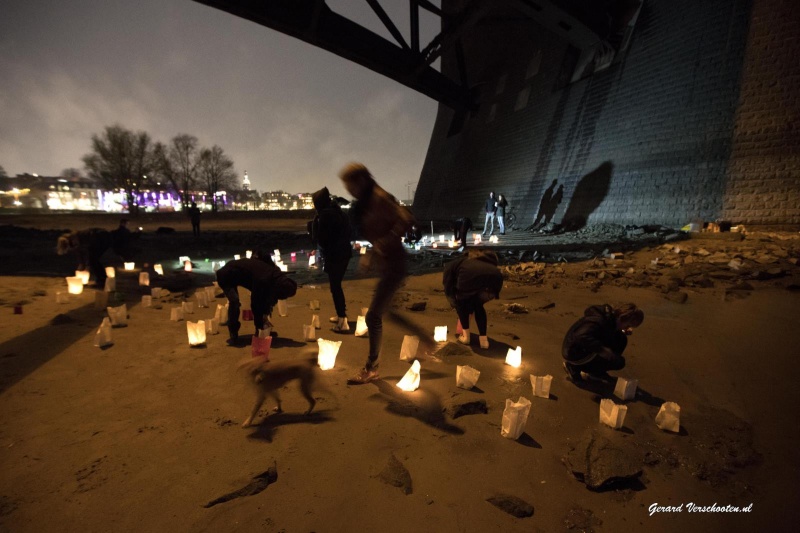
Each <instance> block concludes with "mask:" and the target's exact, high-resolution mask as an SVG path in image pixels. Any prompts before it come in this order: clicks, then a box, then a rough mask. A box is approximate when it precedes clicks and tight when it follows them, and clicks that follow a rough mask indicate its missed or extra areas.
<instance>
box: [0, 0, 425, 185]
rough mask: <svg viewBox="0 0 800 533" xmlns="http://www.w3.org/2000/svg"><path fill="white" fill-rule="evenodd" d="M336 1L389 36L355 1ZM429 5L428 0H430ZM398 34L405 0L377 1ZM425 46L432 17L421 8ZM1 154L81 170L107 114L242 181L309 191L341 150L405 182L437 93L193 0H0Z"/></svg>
mask: <svg viewBox="0 0 800 533" xmlns="http://www.w3.org/2000/svg"><path fill="white" fill-rule="evenodd" d="M327 3H328V5H329V6H330V7H331V8H332V9H333V10H334V11H336V12H339V13H340V14H342V15H345V16H347V17H348V18H351V19H353V20H354V21H356V22H358V23H359V24H362V25H364V26H366V27H368V28H370V29H372V30H373V31H375V32H376V33H380V34H381V35H383V36H388V32H386V31H385V30H383V26H382V24H381V23H380V21H379V20H378V18H377V16H376V15H375V14H374V13H373V12H372V10H371V9H370V8H369V6H368V5H367V4H366V2H365V1H362V0H328V2H327ZM437 3H438V2H437ZM382 5H383V6H384V9H386V10H387V12H389V13H390V15H392V17H393V19H394V20H395V22H396V24H397V25H398V27H399V28H400V30H401V32H402V33H403V34H404V36H405V38H406V40H408V35H409V33H408V12H407V11H408V2H405V1H403V2H399V1H397V0H391V1H384V2H382ZM422 15H423V16H422V21H421V23H422V24H423V27H422V28H421V41H422V46H424V45H425V44H427V42H429V41H430V39H431V38H432V37H433V35H435V32H436V31H437V29H438V18H436V17H434V16H432V15H429V14H428V13H427V12H422ZM0 83H2V89H1V90H0V117H2V120H0V165H2V166H3V168H5V170H6V173H7V174H8V175H10V176H13V175H15V174H18V173H23V172H31V173H38V174H41V175H57V174H59V173H60V172H61V171H62V170H63V169H65V168H69V167H75V168H79V169H81V170H83V164H82V162H81V157H82V156H83V155H84V154H86V153H87V152H88V151H89V148H90V138H91V136H92V134H96V133H100V132H102V130H103V128H104V127H105V126H108V125H112V124H117V123H118V124H121V125H122V126H124V127H126V128H129V129H132V130H144V131H147V132H148V133H149V134H150V135H151V136H152V137H153V139H154V140H159V141H162V142H168V141H169V140H170V139H171V138H172V137H173V136H174V135H176V134H178V133H189V134H192V135H195V136H196V137H198V139H199V140H200V143H201V144H202V145H206V146H211V145H213V144H218V145H220V146H221V147H222V148H223V149H224V150H225V151H226V152H227V153H228V155H230V156H231V157H232V159H233V160H234V162H235V165H236V166H235V168H236V171H237V173H238V174H239V175H240V176H241V175H242V174H243V172H244V171H245V170H246V171H247V173H248V175H249V177H250V181H251V182H252V187H253V188H255V189H258V190H260V191H266V190H277V189H283V190H285V191H288V192H292V193H297V192H309V191H313V190H316V189H318V188H320V187H321V186H323V185H327V186H328V187H329V188H330V189H331V192H333V193H335V194H341V195H346V193H345V192H344V189H343V188H342V187H341V185H340V184H339V180H338V179H337V178H336V173H337V171H338V170H339V168H340V167H341V166H342V165H343V164H344V163H346V162H348V161H351V160H356V161H361V162H363V163H364V164H366V165H367V167H369V168H370V170H371V171H372V172H373V174H374V175H375V177H376V178H377V180H378V182H379V183H380V184H381V185H383V186H384V187H386V188H387V189H388V190H389V191H390V192H392V193H393V194H395V195H396V196H397V197H398V198H401V199H404V198H406V196H407V191H408V187H407V183H408V182H412V185H411V189H412V191H413V188H414V187H415V186H416V182H417V180H418V179H419V174H420V170H421V168H422V164H423V161H424V157H425V152H426V150H427V146H428V141H429V139H430V134H431V130H432V127H433V122H434V118H435V114H436V102H434V101H433V100H431V99H429V98H428V97H426V96H424V95H422V94H419V93H416V92H414V91H412V90H411V89H408V88H406V87H405V86H402V85H400V84H398V83H396V82H394V81H392V80H390V79H388V78H384V77H382V76H380V75H379V74H376V73H374V72H372V71H369V70H367V69H366V68H364V67H361V66H359V65H356V64H354V63H351V62H349V61H346V60H344V59H342V58H339V57H338V56H335V55H333V54H331V53H329V52H326V51H324V50H321V49H319V48H316V47H314V46H311V45H309V44H306V43H304V42H302V41H299V40H296V39H293V38H291V37H289V36H286V35H284V34H281V33H278V32H276V31H273V30H270V29H268V28H265V27H262V26H258V25H256V24H254V23H252V22H248V21H246V20H244V19H240V18H238V17H235V16H233V15H230V14H228V13H225V12H223V11H219V10H216V9H213V8H210V7H207V6H204V5H202V4H198V3H196V2H192V1H190V0H166V1H162V0H137V1H136V2H130V1H118V0H108V1H106V0H95V1H87V0H76V1H69V2H43V1H30V0H13V1H8V0H0Z"/></svg>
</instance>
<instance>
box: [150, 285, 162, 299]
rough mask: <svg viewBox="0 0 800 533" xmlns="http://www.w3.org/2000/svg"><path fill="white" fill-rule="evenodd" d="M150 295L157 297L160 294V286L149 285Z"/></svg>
mask: <svg viewBox="0 0 800 533" xmlns="http://www.w3.org/2000/svg"><path fill="white" fill-rule="evenodd" d="M150 296H152V297H153V298H158V297H160V296H161V287H150Z"/></svg>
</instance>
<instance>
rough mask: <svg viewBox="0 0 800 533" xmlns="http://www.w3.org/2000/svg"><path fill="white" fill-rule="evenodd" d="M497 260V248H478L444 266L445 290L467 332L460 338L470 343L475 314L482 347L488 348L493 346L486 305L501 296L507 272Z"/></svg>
mask: <svg viewBox="0 0 800 533" xmlns="http://www.w3.org/2000/svg"><path fill="white" fill-rule="evenodd" d="M497 263H498V261H497V254H495V253H494V252H488V251H483V250H477V251H473V252H470V253H469V254H467V255H465V256H463V257H461V258H460V259H456V260H455V261H452V262H450V263H448V264H447V266H445V268H444V274H443V276H442V283H443V285H444V294H445V296H446V297H447V300H448V301H449V302H450V305H451V306H452V307H454V308H455V310H456V313H458V319H459V321H460V322H461V328H462V330H463V332H462V334H461V335H460V336H459V337H457V338H456V340H458V342H460V343H461V344H469V343H470V332H469V315H471V314H474V315H475V324H476V325H477V326H478V338H479V342H480V347H481V348H483V349H484V350H485V349H487V348H489V337H488V336H487V335H486V327H487V318H486V309H484V307H483V306H484V304H485V303H486V302H488V301H490V300H494V299H495V298H497V297H498V296H500V290H501V289H502V288H503V275H502V274H501V273H500V270H499V269H498V268H497Z"/></svg>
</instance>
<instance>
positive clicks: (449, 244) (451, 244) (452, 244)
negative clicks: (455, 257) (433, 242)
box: [448, 241, 456, 248]
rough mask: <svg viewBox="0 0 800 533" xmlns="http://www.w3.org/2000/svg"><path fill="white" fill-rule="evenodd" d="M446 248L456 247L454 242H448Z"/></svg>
mask: <svg viewBox="0 0 800 533" xmlns="http://www.w3.org/2000/svg"><path fill="white" fill-rule="evenodd" d="M448 246H450V248H455V247H456V241H450V242H449V243H448Z"/></svg>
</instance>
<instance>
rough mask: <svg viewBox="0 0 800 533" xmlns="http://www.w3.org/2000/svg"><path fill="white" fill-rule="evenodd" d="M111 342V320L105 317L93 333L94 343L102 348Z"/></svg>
mask: <svg viewBox="0 0 800 533" xmlns="http://www.w3.org/2000/svg"><path fill="white" fill-rule="evenodd" d="M113 343H114V341H112V340H111V321H110V320H109V319H108V317H106V318H104V319H103V322H102V323H101V324H100V327H99V328H98V330H97V333H95V335H94V345H95V346H97V347H98V348H103V347H105V346H109V345H111V344H113Z"/></svg>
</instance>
